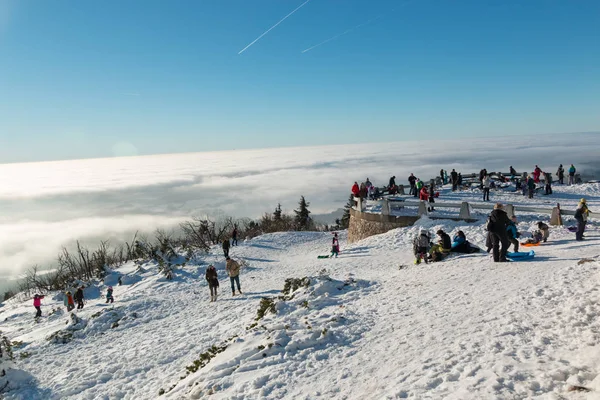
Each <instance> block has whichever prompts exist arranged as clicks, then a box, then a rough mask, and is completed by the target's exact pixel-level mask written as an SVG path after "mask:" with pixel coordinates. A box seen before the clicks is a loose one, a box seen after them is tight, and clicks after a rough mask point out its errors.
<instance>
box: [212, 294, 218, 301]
mask: <svg viewBox="0 0 600 400" xmlns="http://www.w3.org/2000/svg"><path fill="white" fill-rule="evenodd" d="M213 301H217V294H216V293H215V299H214V300H213Z"/></svg>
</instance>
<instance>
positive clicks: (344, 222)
mask: <svg viewBox="0 0 600 400" xmlns="http://www.w3.org/2000/svg"><path fill="white" fill-rule="evenodd" d="M353 206H354V195H353V194H350V197H349V198H348V202H347V203H346V205H345V206H344V214H343V215H342V220H341V221H340V222H341V223H340V229H348V226H349V225H350V209H351V208H352V207H353Z"/></svg>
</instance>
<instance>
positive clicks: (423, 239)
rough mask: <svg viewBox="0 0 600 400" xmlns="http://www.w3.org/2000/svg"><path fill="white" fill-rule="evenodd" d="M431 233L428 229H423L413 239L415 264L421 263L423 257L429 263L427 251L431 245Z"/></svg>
mask: <svg viewBox="0 0 600 400" xmlns="http://www.w3.org/2000/svg"><path fill="white" fill-rule="evenodd" d="M430 240H431V235H430V234H429V231H428V230H427V229H421V230H420V231H419V235H418V236H417V237H415V239H414V240H413V252H414V254H415V264H420V263H421V259H423V260H424V261H425V263H426V264H427V252H428V251H429V248H430V247H431V242H430Z"/></svg>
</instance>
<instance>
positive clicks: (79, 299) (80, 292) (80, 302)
mask: <svg viewBox="0 0 600 400" xmlns="http://www.w3.org/2000/svg"><path fill="white" fill-rule="evenodd" d="M74 298H75V301H76V302H77V309H78V310H81V309H82V308H83V299H84V297H83V286H81V287H80V288H79V289H77V291H75V297H74Z"/></svg>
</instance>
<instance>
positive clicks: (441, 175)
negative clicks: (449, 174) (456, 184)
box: [440, 168, 444, 185]
mask: <svg viewBox="0 0 600 400" xmlns="http://www.w3.org/2000/svg"><path fill="white" fill-rule="evenodd" d="M440 179H441V181H442V185H443V184H444V169H443V168H442V169H440Z"/></svg>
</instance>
